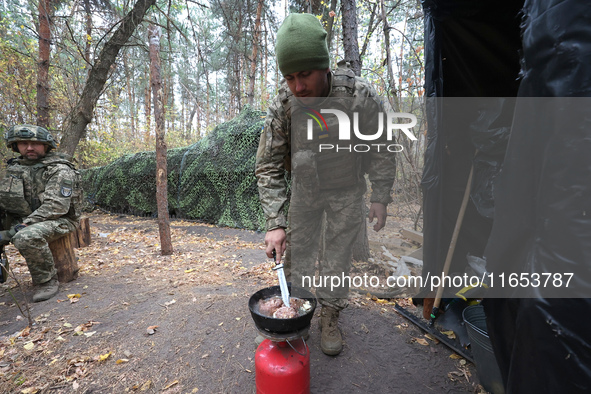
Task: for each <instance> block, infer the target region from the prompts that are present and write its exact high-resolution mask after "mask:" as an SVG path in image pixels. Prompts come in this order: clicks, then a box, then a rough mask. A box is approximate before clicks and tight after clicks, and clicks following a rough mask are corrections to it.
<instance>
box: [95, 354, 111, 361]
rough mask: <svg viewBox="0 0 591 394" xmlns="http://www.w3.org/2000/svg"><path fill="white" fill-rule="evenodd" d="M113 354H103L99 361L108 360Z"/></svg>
mask: <svg viewBox="0 0 591 394" xmlns="http://www.w3.org/2000/svg"><path fill="white" fill-rule="evenodd" d="M111 353H112V352H109V353H106V354H102V355H100V356H99V357H98V360H99V361H105V360H106V359H108V358H109V357H110V356H111Z"/></svg>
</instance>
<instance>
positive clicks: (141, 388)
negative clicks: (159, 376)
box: [140, 380, 152, 391]
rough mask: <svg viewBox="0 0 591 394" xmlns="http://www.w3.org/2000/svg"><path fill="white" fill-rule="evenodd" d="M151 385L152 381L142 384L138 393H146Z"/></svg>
mask: <svg viewBox="0 0 591 394" xmlns="http://www.w3.org/2000/svg"><path fill="white" fill-rule="evenodd" d="M151 385H152V381H151V380H148V381H147V382H145V383H144V384H142V387H140V391H146V390H148V389H149V388H150V386H151Z"/></svg>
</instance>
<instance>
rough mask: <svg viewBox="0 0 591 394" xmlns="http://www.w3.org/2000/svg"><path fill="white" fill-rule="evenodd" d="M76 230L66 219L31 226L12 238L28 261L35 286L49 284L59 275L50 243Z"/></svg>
mask: <svg viewBox="0 0 591 394" xmlns="http://www.w3.org/2000/svg"><path fill="white" fill-rule="evenodd" d="M75 230H76V226H74V224H73V223H72V222H71V221H70V220H69V219H66V218H62V219H56V220H47V221H44V222H38V223H35V224H31V225H29V226H27V227H25V228H24V229H22V230H20V231H19V232H18V233H16V234H15V236H14V237H12V243H13V244H14V246H15V247H16V248H17V249H18V251H19V252H20V254H21V255H22V256H23V257H24V258H25V260H26V261H27V266H28V267H29V272H30V273H31V278H32V279H33V284H36V285H37V284H41V283H45V282H48V281H49V280H50V279H51V278H52V277H53V276H55V275H57V270H56V269H55V265H54V262H53V256H52V254H51V250H50V249H49V243H50V242H52V241H55V240H56V239H58V238H60V237H62V236H64V235H66V234H68V233H70V232H72V231H75Z"/></svg>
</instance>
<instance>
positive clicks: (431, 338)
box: [425, 334, 439, 344]
mask: <svg viewBox="0 0 591 394" xmlns="http://www.w3.org/2000/svg"><path fill="white" fill-rule="evenodd" d="M425 337H427V338H428V339H430V340H432V341H433V342H434V343H435V344H438V343H439V339H437V338H435V337H434V336H433V335H431V334H425Z"/></svg>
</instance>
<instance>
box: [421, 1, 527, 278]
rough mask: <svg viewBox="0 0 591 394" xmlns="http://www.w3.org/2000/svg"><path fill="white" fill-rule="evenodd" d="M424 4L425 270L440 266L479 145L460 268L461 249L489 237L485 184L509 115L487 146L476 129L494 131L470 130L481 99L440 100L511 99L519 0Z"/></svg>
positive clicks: (477, 247) (469, 250)
mask: <svg viewBox="0 0 591 394" xmlns="http://www.w3.org/2000/svg"><path fill="white" fill-rule="evenodd" d="M423 8H424V11H425V89H426V96H427V98H428V99H427V100H428V105H427V114H428V115H427V117H428V122H429V129H428V132H427V150H426V154H425V169H424V173H423V179H422V185H423V201H424V204H423V206H424V216H423V218H424V220H423V224H424V225H423V237H424V246H423V262H424V267H425V270H424V272H427V271H429V272H432V273H441V271H442V268H443V263H444V261H445V257H446V254H447V251H448V248H449V243H450V240H451V236H452V232H453V228H454V226H455V222H456V218H457V216H458V211H459V209H460V204H461V201H462V196H463V194H464V190H465V188H466V182H467V179H468V174H469V172H470V167H471V165H472V158H473V157H474V154H475V151H476V149H479V154H478V156H477V160H475V162H476V164H475V165H476V168H475V175H474V178H475V179H474V182H473V186H472V198H471V200H470V203H469V205H468V208H467V212H466V215H465V217H464V222H463V226H462V231H461V232H460V236H459V239H458V244H457V246H456V249H455V253H454V258H453V260H452V266H451V270H450V272H463V271H464V267H465V266H466V263H467V262H466V256H467V254H471V255H475V256H482V254H483V252H484V247H485V245H486V241H487V239H488V236H489V234H490V229H491V225H492V220H491V216H492V211H491V208H492V198H491V197H490V194H491V183H490V182H491V179H492V178H493V176H494V175H495V174H496V172H498V168H499V167H500V163H501V162H502V159H503V155H504V150H505V144H506V135H507V134H508V133H507V131H508V130H507V127H508V126H509V125H510V122H511V116H512V115H511V113H506V114H505V115H504V116H503V117H501V118H502V122H500V123H501V124H497V125H495V127H497V128H502V126H505V133H504V134H505V137H501V138H499V141H498V142H497V144H496V147H493V146H490V147H489V146H486V140H487V138H484V141H485V142H483V141H482V139H481V138H479V135H478V134H480V135H482V134H486V133H489V134H492V135H493V136H494V134H495V131H494V130H493V131H490V130H488V129H483V130H481V132H479V133H476V134H477V135H476V138H475V139H474V138H473V137H474V134H475V133H474V131H473V129H474V128H471V127H470V126H471V124H472V123H473V122H474V120H475V118H476V116H478V108H477V106H478V105H480V103H476V102H475V103H474V105H473V106H472V107H471V108H466V106H465V105H466V103H468V104H469V101H467V100H446V99H441V98H442V97H445V98H447V97H450V98H451V97H454V98H460V97H515V96H516V94H517V88H518V85H519V82H518V75H519V50H520V46H521V40H520V35H519V23H520V18H519V15H518V13H519V10H520V8H521V5H520V4H519V1H490V0H487V1H472V0H466V1H457V0H453V1H452V0H444V1H437V0H424V1H423ZM497 131H498V130H497ZM501 134H503V133H501ZM488 140H494V139H488ZM499 145H500V148H499ZM486 196H488V198H487V197H486ZM475 202H477V204H475Z"/></svg>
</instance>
